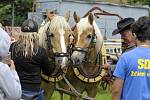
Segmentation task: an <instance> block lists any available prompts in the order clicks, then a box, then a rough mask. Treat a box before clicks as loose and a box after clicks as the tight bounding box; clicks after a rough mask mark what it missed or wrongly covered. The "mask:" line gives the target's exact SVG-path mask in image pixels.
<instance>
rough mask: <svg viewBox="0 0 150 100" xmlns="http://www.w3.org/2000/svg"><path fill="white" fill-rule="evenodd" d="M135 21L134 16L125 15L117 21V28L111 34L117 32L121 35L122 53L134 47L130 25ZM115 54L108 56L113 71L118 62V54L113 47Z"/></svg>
mask: <svg viewBox="0 0 150 100" xmlns="http://www.w3.org/2000/svg"><path fill="white" fill-rule="evenodd" d="M134 22H135V20H134V18H131V17H127V18H124V19H122V20H120V21H118V22H117V29H115V30H114V31H113V32H112V35H116V34H119V33H120V35H121V39H122V53H124V52H127V51H129V50H132V49H134V48H135V47H136V43H135V37H134V36H133V35H132V31H131V26H132V24H133V23H134ZM115 52H116V55H115V56H111V55H109V56H108V59H110V61H111V62H110V64H111V65H110V66H109V68H110V70H111V72H112V73H113V72H114V69H115V67H116V66H115V65H116V64H117V62H118V59H119V57H120V55H119V54H118V53H117V51H116V49H115Z"/></svg>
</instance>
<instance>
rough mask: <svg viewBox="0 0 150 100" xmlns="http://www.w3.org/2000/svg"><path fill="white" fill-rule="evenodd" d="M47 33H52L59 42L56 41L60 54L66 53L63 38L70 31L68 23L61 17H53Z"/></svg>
mask: <svg viewBox="0 0 150 100" xmlns="http://www.w3.org/2000/svg"><path fill="white" fill-rule="evenodd" d="M49 31H51V32H53V33H54V34H56V35H57V36H58V38H59V40H58V41H57V43H60V46H61V52H64V53H66V52H67V50H66V49H67V48H66V47H67V45H66V41H65V40H66V39H65V38H66V37H65V36H67V35H66V34H68V33H69V31H71V28H70V26H69V23H68V22H67V21H66V19H65V18H64V17H63V16H55V17H54V18H53V19H52V20H51V24H50V26H49Z"/></svg>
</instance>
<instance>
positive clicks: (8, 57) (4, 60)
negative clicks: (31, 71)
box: [2, 53, 11, 66]
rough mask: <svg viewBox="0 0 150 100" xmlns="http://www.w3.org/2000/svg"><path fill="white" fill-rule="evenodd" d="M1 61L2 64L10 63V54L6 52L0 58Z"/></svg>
mask: <svg viewBox="0 0 150 100" xmlns="http://www.w3.org/2000/svg"><path fill="white" fill-rule="evenodd" d="M2 62H3V63H4V64H7V65H8V66H10V65H11V54H10V53H8V54H7V55H6V56H5V57H4V58H3V59H2Z"/></svg>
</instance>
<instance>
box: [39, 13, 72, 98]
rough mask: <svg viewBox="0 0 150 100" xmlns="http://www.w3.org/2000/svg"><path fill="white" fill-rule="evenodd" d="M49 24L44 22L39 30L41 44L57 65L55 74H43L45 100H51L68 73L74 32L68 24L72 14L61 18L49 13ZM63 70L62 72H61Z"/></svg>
mask: <svg viewBox="0 0 150 100" xmlns="http://www.w3.org/2000/svg"><path fill="white" fill-rule="evenodd" d="M47 17H48V19H49V21H48V22H43V23H42V24H41V27H40V29H39V43H40V46H42V47H44V48H45V49H46V51H47V54H48V55H49V58H50V59H51V61H52V62H51V63H55V64H56V68H55V70H54V73H53V74H51V75H47V73H44V72H42V78H43V81H42V84H41V86H42V88H43V89H44V90H45V94H44V95H45V100H50V99H51V96H52V94H53V92H54V90H55V85H56V83H58V82H60V81H61V80H62V79H63V77H62V74H64V73H66V72H67V71H66V68H67V67H66V66H67V64H68V56H69V54H68V53H67V46H68V45H69V42H70V41H69V40H70V36H71V34H72V30H71V28H70V26H69V24H68V20H69V17H70V13H69V12H68V13H66V16H65V17H63V16H59V15H55V14H50V13H47ZM61 69H62V71H63V72H62V71H61Z"/></svg>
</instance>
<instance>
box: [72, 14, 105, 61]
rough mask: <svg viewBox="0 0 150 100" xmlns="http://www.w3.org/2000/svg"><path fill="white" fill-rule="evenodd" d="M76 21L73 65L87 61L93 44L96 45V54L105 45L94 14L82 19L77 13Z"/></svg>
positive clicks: (75, 15)
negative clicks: (86, 58)
mask: <svg viewBox="0 0 150 100" xmlns="http://www.w3.org/2000/svg"><path fill="white" fill-rule="evenodd" d="M74 20H75V22H76V25H75V27H74V30H73V33H74V36H75V45H74V49H73V53H72V56H71V60H72V61H73V64H80V63H82V62H83V61H84V60H85V57H86V56H87V55H88V52H89V49H90V48H91V46H92V45H93V43H94V44H95V52H97V53H98V52H99V51H100V49H101V47H102V45H103V37H102V34H101V32H100V29H99V28H98V26H97V24H96V22H95V21H94V17H93V15H92V13H89V15H88V16H87V17H85V18H80V17H78V16H77V14H76V12H75V13H74ZM93 53H94V52H93ZM93 57H94V55H93Z"/></svg>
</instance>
